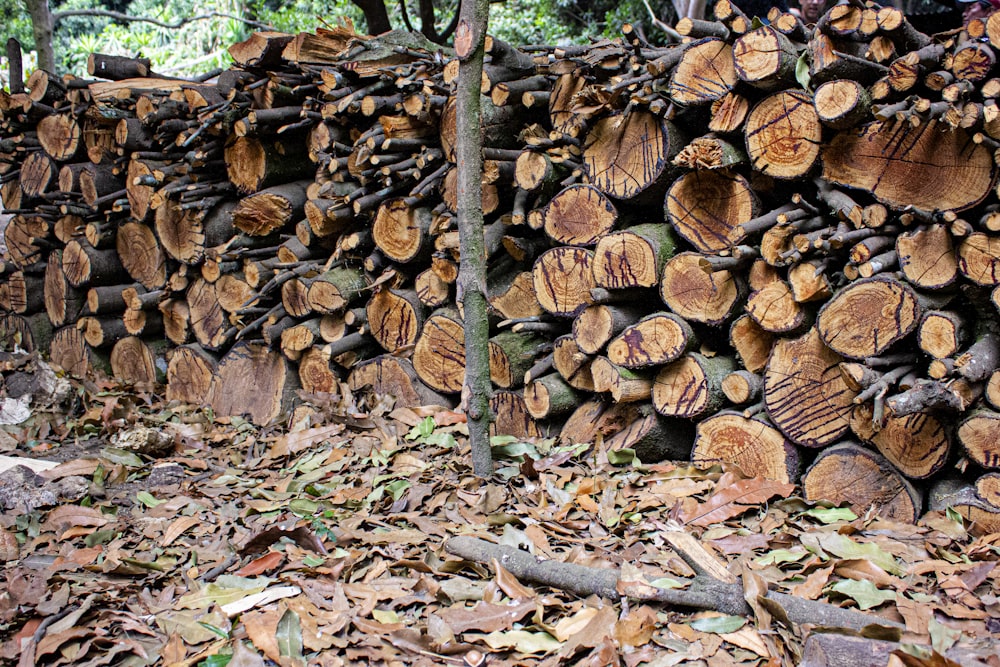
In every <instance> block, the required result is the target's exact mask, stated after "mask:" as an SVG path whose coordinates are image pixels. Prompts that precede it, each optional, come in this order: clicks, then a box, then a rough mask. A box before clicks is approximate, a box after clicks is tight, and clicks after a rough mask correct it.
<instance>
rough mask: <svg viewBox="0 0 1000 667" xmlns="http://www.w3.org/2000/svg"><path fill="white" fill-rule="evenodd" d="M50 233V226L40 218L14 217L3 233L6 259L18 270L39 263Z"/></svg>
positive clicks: (32, 216) (34, 216)
mask: <svg viewBox="0 0 1000 667" xmlns="http://www.w3.org/2000/svg"><path fill="white" fill-rule="evenodd" d="M50 231H51V225H50V224H49V223H48V222H47V221H46V220H45V219H44V218H42V217H40V216H36V215H31V216H26V215H15V216H14V217H13V218H11V219H10V222H8V223H7V229H6V230H5V231H4V242H5V243H6V245H7V258H8V259H9V260H10V261H11V263H12V264H14V266H16V267H18V268H20V269H25V268H27V267H29V266H31V265H32V264H34V263H35V262H37V261H39V260H40V259H42V257H44V255H43V253H42V250H43V248H45V245H44V244H45V240H46V238H47V237H48V236H49V232H50Z"/></svg>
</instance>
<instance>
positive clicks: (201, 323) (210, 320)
mask: <svg viewBox="0 0 1000 667" xmlns="http://www.w3.org/2000/svg"><path fill="white" fill-rule="evenodd" d="M187 305H188V312H189V317H190V323H191V331H192V333H193V334H194V337H195V340H197V341H198V342H199V343H200V344H201V345H202V347H204V348H206V349H209V350H218V349H219V348H220V347H221V346H222V344H223V343H225V342H226V331H227V329H228V327H227V323H226V316H225V313H224V312H223V311H222V307H221V306H220V305H219V298H218V297H217V296H216V293H215V284H214V283H210V282H208V281H207V280H204V279H202V278H199V279H197V280H195V281H194V282H192V283H191V286H190V287H189V288H188V291H187Z"/></svg>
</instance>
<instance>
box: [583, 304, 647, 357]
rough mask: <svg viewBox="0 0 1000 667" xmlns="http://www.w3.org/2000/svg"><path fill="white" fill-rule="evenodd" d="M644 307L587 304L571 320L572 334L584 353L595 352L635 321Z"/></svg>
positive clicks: (643, 310) (643, 311)
mask: <svg viewBox="0 0 1000 667" xmlns="http://www.w3.org/2000/svg"><path fill="white" fill-rule="evenodd" d="M645 311H646V309H644V308H640V307H633V306H628V305H624V304H623V305H620V306H619V305H612V304H594V305H591V306H587V307H586V308H584V309H583V311H581V312H580V314H579V315H577V316H576V318H575V319H574V320H573V336H574V337H575V338H576V344H577V347H579V348H580V350H581V351H582V352H584V353H585V354H597V353H598V352H600V351H601V350H602V349H603V348H604V346H605V345H606V344H607V343H608V342H609V341H610V340H611V339H612V338H613V337H615V336H617V335H618V334H620V333H621V332H622V331H623V330H624V329H625V328H626V327H627V326H629V325H630V324H631V323H633V322H635V321H637V320H638V319H639V318H640V317H642V315H643V313H645Z"/></svg>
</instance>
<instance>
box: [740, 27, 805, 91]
mask: <svg viewBox="0 0 1000 667" xmlns="http://www.w3.org/2000/svg"><path fill="white" fill-rule="evenodd" d="M798 59H799V54H798V51H797V50H796V48H795V47H794V46H793V45H792V42H791V41H790V40H789V39H788V37H786V36H785V35H783V34H782V33H780V32H779V31H778V30H776V29H775V28H773V27H771V26H767V25H765V26H762V27H760V28H757V29H756V30H751V31H750V32H748V33H746V34H744V35H742V36H741V37H740V38H739V39H737V40H736V41H735V42H733V64H734V65H735V68H736V75H737V76H738V77H739V78H740V81H745V82H747V83H749V84H750V85H751V86H753V87H754V88H759V89H761V90H774V89H775V88H778V87H784V86H786V85H788V84H792V83H794V82H795V66H796V63H797V62H798Z"/></svg>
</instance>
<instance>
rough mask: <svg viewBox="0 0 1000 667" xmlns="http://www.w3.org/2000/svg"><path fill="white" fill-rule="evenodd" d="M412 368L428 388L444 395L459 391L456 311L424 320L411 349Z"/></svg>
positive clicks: (461, 368)
mask: <svg viewBox="0 0 1000 667" xmlns="http://www.w3.org/2000/svg"><path fill="white" fill-rule="evenodd" d="M369 321H370V318H369ZM413 369H414V370H415V371H416V372H417V375H418V376H419V377H420V379H421V380H423V382H424V384H426V385H427V386H428V387H430V388H431V389H434V390H436V391H440V392H443V393H446V394H454V393H458V392H460V391H461V390H462V383H463V382H464V381H465V326H464V325H463V323H462V319H461V317H460V316H459V314H458V312H457V311H455V310H452V309H440V310H437V311H435V312H434V313H433V314H432V315H431V316H430V317H428V318H427V320H426V321H425V322H424V326H423V328H422V330H421V333H420V338H418V339H417V343H416V346H415V347H414V348H413Z"/></svg>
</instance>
